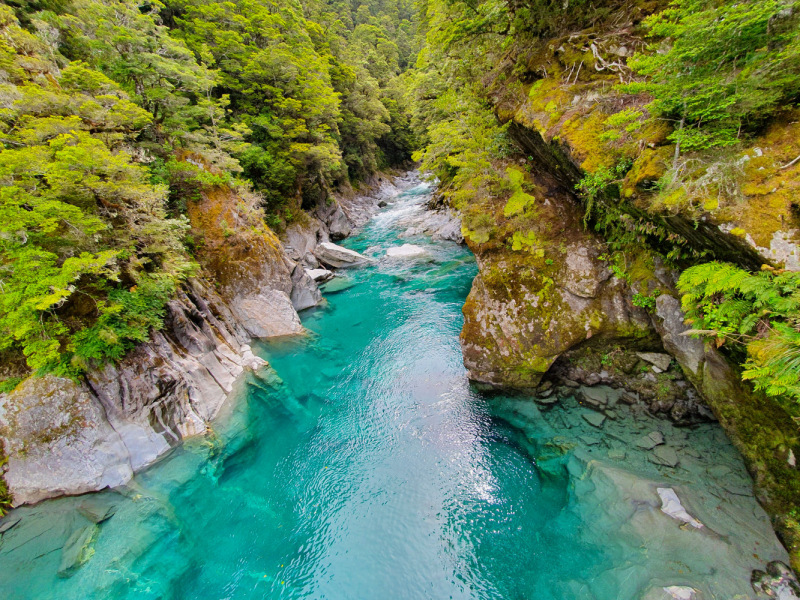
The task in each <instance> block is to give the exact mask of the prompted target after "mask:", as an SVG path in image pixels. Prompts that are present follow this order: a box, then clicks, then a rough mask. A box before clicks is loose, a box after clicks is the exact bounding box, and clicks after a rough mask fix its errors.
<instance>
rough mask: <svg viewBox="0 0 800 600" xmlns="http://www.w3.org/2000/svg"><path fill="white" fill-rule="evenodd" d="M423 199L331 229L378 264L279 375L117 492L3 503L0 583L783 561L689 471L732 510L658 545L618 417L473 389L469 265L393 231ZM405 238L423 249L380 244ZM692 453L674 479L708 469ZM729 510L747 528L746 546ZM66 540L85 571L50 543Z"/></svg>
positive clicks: (312, 586) (242, 589)
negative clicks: (697, 533) (614, 420)
mask: <svg viewBox="0 0 800 600" xmlns="http://www.w3.org/2000/svg"><path fill="white" fill-rule="evenodd" d="M429 192H430V190H429V188H427V187H426V186H424V185H420V186H417V187H415V188H412V189H409V190H407V191H406V192H404V193H402V194H401V195H400V196H399V197H398V198H397V199H396V200H395V201H394V202H393V203H392V204H390V206H389V207H388V208H387V209H386V210H384V211H382V212H381V213H379V214H378V215H377V216H376V217H375V218H374V219H373V220H372V221H371V222H370V223H369V224H368V225H367V226H366V227H365V228H364V229H363V230H362V231H360V232H359V233H358V234H357V235H356V236H355V237H353V238H351V239H349V240H347V242H346V244H345V245H347V246H348V247H351V248H353V249H356V250H359V251H365V252H367V253H368V254H371V255H373V256H375V257H376V259H377V260H376V261H375V263H373V264H372V265H370V266H368V267H365V268H361V269H356V270H353V271H352V272H350V273H349V274H348V276H349V277H350V278H351V280H352V283H353V285H352V287H350V288H348V289H346V290H344V291H341V292H339V293H336V294H331V295H329V296H328V302H327V305H326V306H323V307H320V308H315V309H310V310H308V311H305V314H304V315H302V316H303V320H304V324H305V326H306V327H307V328H308V329H309V330H310V332H311V333H310V334H309V335H308V336H307V337H304V338H302V339H293V340H284V341H281V342H273V343H269V344H263V345H262V346H261V347H260V352H261V354H262V355H263V356H264V357H265V358H267V359H268V360H269V361H270V363H271V365H272V367H273V369H274V371H270V370H266V371H265V372H263V373H261V374H259V375H258V376H252V375H251V376H250V377H249V379H248V380H247V381H246V382H245V381H243V382H241V390H240V393H239V395H238V396H239V397H238V399H237V400H236V401H231V402H229V403H228V404H227V406H226V410H227V411H228V412H227V414H225V415H223V416H222V417H221V418H220V420H219V421H218V422H217V423H216V425H215V433H214V434H213V435H209V436H206V437H204V438H198V439H193V440H190V441H188V442H187V443H186V444H184V445H183V446H182V447H180V448H177V449H176V450H175V451H174V452H173V453H172V454H171V455H170V456H169V457H168V458H167V459H165V460H164V461H162V462H161V463H159V464H157V465H156V466H154V467H152V468H151V469H149V470H148V471H146V472H145V473H142V474H140V475H138V476H137V477H136V478H135V479H134V481H133V482H132V483H131V484H130V485H129V486H127V487H125V488H122V489H120V490H117V491H113V492H107V493H101V494H93V495H87V496H83V497H78V498H62V499H59V500H53V501H48V502H44V503H42V504H41V505H39V506H35V507H28V508H23V509H20V510H17V511H14V513H12V515H11V519H12V520H13V519H17V518H19V517H22V520H21V521H20V522H19V523H17V525H16V526H14V527H12V528H11V529H9V530H8V531H7V532H6V533H4V534H3V537H2V540H1V541H0V595H2V597H4V598H13V599H17V598H20V599H21V598H26V599H27V598H59V599H67V598H137V599H138V598H154V599H155V598H176V599H177V598H198V599H200V598H203V599H205V598H328V599H332V600H336V599H351V598H352V599H373V598H375V599H383V598H387V599H392V598H397V599H422V598H433V599H437V600H438V599H445V598H507V599H532V600H533V599H535V600H547V599H553V600H556V599H563V600H570V599H584V598H586V599H596V600H612V599H628V598H630V599H634V598H639V597H640V596H641V594H642V592H643V591H644V590H645V589H647V588H648V587H649V586H650V585H651V583H653V582H655V584H658V585H669V584H673V583H686V584H696V585H697V586H698V587H702V586H701V585H700V583H699V582H703V581H712V584H708V585H712V586H713V585H717V584H715V583H713V580H714V577H715V575H714V572H713V568H712V567H713V565H711V564H709V563H710V562H711V561H710V560H709V559H708V558H704V559H701V558H702V557H700V556H696V557H695V558H696V563H697V565H698V568H694V567H693V565H692V564H691V561H692V557H693V554H692V552H694V553H695V555H697V554H699V553H700V552H706V551H707V550H708V548H712V547H713V548H712V550H713V551H714V552H715V553H716V554H714V556H713V559H714V560H717V559H719V560H720V561H722V563H723V566H724V567H725V568H728V567H730V569H737V568H738V569H740V570H741V571H742V572H745V571H746V569H747V568H752V567H751V566H748V565H740V564H738V563H737V564H736V565H735V566H733V567H732V566H730V565H729V564H728V563H727V562H725V561H729V562H730V561H734V562H735V560H736V559H735V557H734V558H730V556H729V554H730V552H729V553H728V554H725V552H727V551H726V550H725V549H724V548H722V546H724V545H725V544H727V545H728V546H734V547H735V548H736V549H737V551H738V552H739V554H741V553H745V552H747V551H749V547H748V544H752V543H759V544H762V545H761V546H760V550H759V551H760V552H761V553H762V558H763V559H770V558H772V557H773V556H775V557H780V556H778V555H779V554H780V550H779V549H777V548H776V547H774V544H775V542H774V535H772V534H771V532H770V530H769V526H768V523H767V524H765V522H764V516H763V513H761V512H759V511H760V509H758V507H757V506H756V505H755V502H754V501H753V499H752V497H751V496H747V495H744V496H736V497H735V499H734V501H731V500H730V498H728V496H727V495H724V494H719V495H718V497H717V496H713V494H712V492H711V491H709V490H711V489H712V488H713V487H714V485H716V484H715V482H714V481H709V483H707V484H705V483H701V484H700V492H699V493H698V495H697V498H698V500H697V502H698V503H699V504H701V505H698V506H696V507H694V508H696V509H697V510H700V511H701V512H702V511H705V510H706V505H705V504H702V502H703V501H704V500H702V498H706V496H708V498H706V500H708V503H709V505H711V504H713V503H714V502H718V504H719V505H720V506H721V508H720V509H719V510H721V511H722V512H725V511H726V510H727V511H728V512H729V513H730V514H731V515H733V516H731V518H730V519H721V518H718V521H717V522H716V523H718V525H719V529H720V531H716V532H711V533H713V535H716V536H717V537H716V538H713V536H712V537H709V538H708V539H711V541H708V539H706V538H703V540H700V538H691V544H696V546H697V550H694V551H693V550H692V548H691V547H689V548H687V549H686V551H685V552H683V553H680V552H679V553H677V554H675V553H674V552H673V553H672V554H671V555H670V556H665V555H664V554H663V552H662V541H663V540H658V541H657V543H651V542H652V540H651V539H648V536H647V534H646V532H643V531H641V530H640V529H641V528H639V529H637V527H639V525H641V523H639V521H637V519H639V520H641V519H642V518H643V519H644V523H645V525H647V526H649V527H651V528H652V531H654V532H658V534H659V535H661V536H662V537H663V538H664V539H666V538H667V537H668V535H667V534H666V533H664V532H669V535H677V534H675V533H674V532H672V530H671V529H670V528H673V529H675V530H676V531H678V530H679V528H678V526H677V524H676V523H674V522H672V521H670V520H669V519H668V517H666V516H664V515H663V514H661V513H660V512H659V511H658V510H657V508H658V505H655V504H654V505H650V504H647V503H645V505H644V506H642V505H637V504H635V503H634V502H633V500H635V498H633V496H630V497H626V496H625V494H624V493H622V494H621V493H620V489H624V488H625V487H626V486H628V487H630V489H634V488H635V487H636V486H637V485H645V484H642V481H645V480H644V479H642V477H644V476H647V477H650V478H651V480H652V481H653V482H655V481H661V479H659V477H661V478H662V479H663V477H664V475H663V473H662V472H661V471H659V470H658V469H656V468H655V467H654V466H652V465H650V466H648V464H646V461H644V460H643V459H642V460H640V459H639V458H637V456H636V455H635V451H631V456H630V457H629V461H628V462H630V464H632V465H634V466H635V468H636V469H638V472H639V475H640V476H639V477H638V478H637V477H633V476H631V477H630V478H629V479H625V477H628V475H625V473H626V471H624V470H622V469H619V470H614V468H613V464H611V463H609V461H608V460H607V453H606V449H607V448H611V447H612V446H613V444H615V443H616V442H614V441H613V440H616V439H624V431H622V429H620V431H619V432H616V433H615V431H616V430H615V429H614V428H615V427H617V426H616V425H614V426H610V427H609V428H608V430H607V431H606V432H605V433H607V434H608V435H612V434H614V435H616V436H617V437H616V438H613V440H612V438H608V439H605V438H604V437H603V435H605V434H599V433H597V432H594V435H595V436H600V438H599V439H600V441H598V442H595V441H594V439H593V438H592V439H590V440H589V441H587V439H589V438H587V436H589V434H592V432H591V431H588V429H591V428H590V427H589V426H588V425H586V423H585V421H583V420H581V419H578V420H577V421H575V420H574V417H575V415H576V414H577V413H576V411H578V410H580V409H579V408H578V407H577V406H575V407H570V406H569V403H568V402H565V405H564V406H563V407H558V408H556V409H551V410H549V411H546V412H540V411H539V410H538V409H537V408H536V405H535V404H534V403H533V402H532V401H531V400H530V399H526V398H506V397H499V396H495V397H492V398H485V397H481V396H480V395H479V394H477V393H476V392H475V391H473V390H472V389H470V387H469V386H468V384H467V382H466V378H465V371H464V368H463V366H462V363H461V351H460V347H459V342H458V334H459V331H460V329H461V325H462V317H461V306H462V304H463V302H464V299H465V298H466V295H467V293H468V291H469V287H470V284H471V281H472V278H473V277H474V275H475V274H476V272H477V269H476V266H475V263H474V259H473V257H472V256H471V254H470V253H469V252H468V250H466V249H465V248H463V247H460V246H457V245H456V244H452V243H449V242H440V243H437V244H433V243H431V242H430V241H429V240H428V239H426V238H424V237H416V238H412V239H411V240H408V239H403V240H400V239H398V233H399V232H401V231H405V230H406V229H407V228H408V227H409V226H411V225H413V224H414V223H415V220H418V219H419V217H420V216H421V215H422V210H423V209H422V203H423V202H424V201H425V200H426V199H427V195H428V194H429ZM409 241H410V242H412V243H414V244H417V245H420V246H423V247H424V248H425V249H426V250H427V254H426V255H425V256H424V257H420V258H415V259H407V260H397V259H395V260H392V259H386V258H383V254H384V252H385V249H386V247H388V246H393V245H400V244H402V243H408V242H409ZM559 419H560V421H559ZM639 424H641V423H639ZM619 426H620V427H623V425H622V422H621V423H620V425H619ZM637 427H638V425H637ZM645 427H649V425H645ZM637 431H638V430H637ZM666 433H667V434H668V435H672V434H673V433H674V432H671V431H668V432H666ZM674 435H676V436H679V434H678V433H675V434H674ZM691 435H694V436H701V437H702V436H705V437H704V438H703V439H711V440H712V442H713V443H712V446H713V453H714V454H713V460H714V461H715V463H716V464H720V463H724V464H725V465H729V467H727V468H728V471H727V472H726V473H729V474H734V475H736V476H737V477H742V473H743V471H742V466H741V461H740V460H739V458H738V456H737V455H736V453H735V452H734V451H733V449H732V448H731V447H730V445H729V444H728V443H727V441H726V440H725V439H724V437H722V436H719V430H718V428H714V427H710V426H709V427H707V428H706V429H705V430H703V431H700V432H694V433H692V434H691ZM580 436H583V438H587V439H584V441H583V442H581V441H576V440H580ZM620 436H622V437H620ZM686 439H688V438H686ZM697 439H698V440H700V437H698V438H697ZM589 442H591V443H589ZM612 442H613V443H612ZM697 443H702V441H697ZM592 453H594V455H592ZM616 456H619V453H617V455H616ZM598 458H604V459H606V460H605V461H600V462H597V461H596V459H598ZM709 460H711V459H709ZM637 461H639V462H637ZM695 462H697V463H698V464H699V465H700V467H697V468H695V470H694V471H691V472H690V471H687V472H685V473H683V474H682V476H683V477H684V479H685V481H683V485H684V486H689V485H691V484H693V483H694V481H693V479H692V478H693V477H696V472H699V471H698V469H699V468H701V467H702V468H703V469H705V468H706V467H707V466H709V465H707V464H704V463H702V459H701V458H698V459H697V460H696V461H695ZM609 464H611V466H609ZM592 465H596V466H594V467H593V466H592ZM695 466H696V465H695ZM648 469H649V471H648ZM587 473H588V474H589V475H587ZM620 482H621V483H620ZM681 484H682V483H681V482H680V481H677V482H675V481H673V482H672V483H670V485H673V486H679V485H681ZM647 485H649V484H647ZM703 486H705V487H703ZM645 487H646V485H645ZM651 487H652V486H651ZM707 488H708V489H707ZM637 489H638V488H637ZM643 489H644V488H643ZM648 490H649V491H652V490H650V488H647V490H645V492H647V493H649V491H648ZM645 492H642V493H645ZM631 493H632V494H633V492H631ZM703 494H706V496H703ZM633 495H635V494H633ZM726 503H727V504H731V506H727V504H726ZM104 507H105V508H104ZM104 510H105V512H103V511H104ZM98 514H101V515H102V518H99V517H98V516H97V515H98ZM704 514H705V513H704ZM725 514H728V513H725ZM714 518H715V517H713V516H712V515H710V516H709V519H710V520H711V522H714V521H713V519H714ZM736 519H739V520H740V521H741V523H739V529H740V530H741V529H748V530H752V535H750V537H749V538H747V539H745V540H744V541H742V540H740V539H739V538H737V537H736V536H737V535H738V536H739V537H742V534H741V532H740V531H738V530H736V529H735V527H733V526H732V525H731V522H733V521H735V520H736ZM98 520H99V521H100V522H98V523H95V521H98ZM648 520H649V521H648ZM651 521H652V523H651ZM8 522H10V521H9V520H7V521H6V523H8ZM680 531H683V530H680ZM732 531H733V533H732ZM711 533H709V534H708V535H709V536H710V535H711ZM690 534H691V533H690ZM691 535H693V534H691ZM702 535H707V534H706V533H703V534H702ZM731 535H732V536H733V539H732V538H731ZM726 536H727V537H726ZM770 536H771V537H770ZM712 538H713V539H712ZM76 539H79V540H83V541H82V542H80V543H79V544H78V546H79V549H80V548H82V554H81V555H80V556H79V557H78V558H79V560H77V564H80V563H83V564H82V566H75V564H76V563H75V562H74V561H73V562H72V563H70V560H72V558H74V556H73V557H72V558H70V557H68V556H67V554H68V552H67V550H65V549H63V548H64V547H65V545H66V546H67V547H70V544H72V546H71V547H73V548H74V547H75V546H76V544H75V540H76ZM723 539H724V542H720V541H719V540H723ZM83 542H86V543H85V544H83ZM81 544H83V545H81ZM691 544H689V546H691ZM715 544H716V545H715ZM737 544H738V545H737ZM667 546H668V549H670V552H672V550H671V548H672V547H671V546H669V545H668V544H667ZM718 546H719V547H718ZM736 556H738V554H737V555H736ZM65 561H66V562H65ZM70 564H72V565H73V568H69V565H70ZM730 569H729V571H728V573H730ZM59 570H61V575H60V576H59ZM670 578H671V579H670ZM681 578H682V579H681ZM678 580H680V581H678ZM703 585H706V584H703ZM740 588H741V586H739V587H738V588H735V587H734V588H724V586H723V587H722V588H718V589H740ZM659 589H660V588H659ZM714 589H717V588H714ZM720 597H722V596H720ZM727 597H733V595H731V596H727Z"/></svg>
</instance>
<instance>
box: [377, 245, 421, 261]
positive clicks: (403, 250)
mask: <svg viewBox="0 0 800 600" xmlns="http://www.w3.org/2000/svg"><path fill="white" fill-rule="evenodd" d="M426 254H427V251H426V250H425V249H424V248H422V247H420V246H415V245H414V244H403V245H402V246H399V247H394V248H389V249H388V250H387V251H386V256H391V257H393V258H417V257H419V256H425V255H426Z"/></svg>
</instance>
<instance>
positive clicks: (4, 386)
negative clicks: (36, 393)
mask: <svg viewBox="0 0 800 600" xmlns="http://www.w3.org/2000/svg"><path fill="white" fill-rule="evenodd" d="M24 380H25V379H24V378H23V377H9V378H8V379H4V380H3V381H0V394H5V393H8V392H10V391H11V390H13V389H14V388H15V387H17V386H18V385H19V384H20V383H22V382H23V381H24Z"/></svg>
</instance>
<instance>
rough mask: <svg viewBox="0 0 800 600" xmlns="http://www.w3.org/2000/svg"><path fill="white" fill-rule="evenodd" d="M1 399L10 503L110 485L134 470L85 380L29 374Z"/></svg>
mask: <svg viewBox="0 0 800 600" xmlns="http://www.w3.org/2000/svg"><path fill="white" fill-rule="evenodd" d="M0 403H1V404H2V434H3V438H4V439H5V452H6V455H7V457H8V463H7V470H6V473H5V479H6V485H7V486H8V488H9V491H10V492H11V494H12V496H13V500H14V504H23V503H27V502H38V501H39V500H43V499H45V498H50V497H52V496H57V495H61V494H81V493H84V492H91V491H94V490H98V489H102V488H104V487H114V486H117V485H120V484H123V483H125V482H127V481H128V480H129V479H130V478H131V477H132V476H133V470H132V468H131V465H130V462H129V460H128V453H127V451H126V449H125V445H124V443H123V441H122V438H121V437H120V436H119V434H118V433H117V432H116V431H114V429H113V428H112V427H111V425H110V424H109V423H108V421H107V420H106V419H105V415H104V414H103V407H102V405H101V404H100V403H99V402H98V401H97V399H96V398H95V397H94V396H93V395H92V394H91V392H90V391H89V389H88V388H87V387H86V386H85V385H82V384H78V383H75V382H73V381H71V380H69V379H60V378H57V377H53V376H50V375H48V376H46V377H41V378H30V379H28V380H27V381H25V382H24V383H23V384H22V385H20V386H19V387H18V388H17V389H16V390H15V391H14V393H13V394H10V395H8V396H7V397H6V398H3V399H2V400H0Z"/></svg>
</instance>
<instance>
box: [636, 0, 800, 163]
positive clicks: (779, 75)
mask: <svg viewBox="0 0 800 600" xmlns="http://www.w3.org/2000/svg"><path fill="white" fill-rule="evenodd" d="M797 14H798V11H797V10H796V7H794V8H793V7H792V5H791V4H787V3H786V2H783V1H781V0H749V1H743V2H724V1H720V0H674V1H673V2H672V3H671V4H670V6H669V8H667V9H666V10H663V11H661V12H659V13H656V14H655V15H653V16H651V17H649V18H648V19H647V20H646V21H645V25H646V26H647V27H648V28H649V29H650V34H651V36H653V37H654V38H656V41H655V42H654V43H653V44H652V45H651V47H650V48H649V49H648V52H647V54H637V55H636V56H635V57H634V60H632V61H631V63H630V64H631V66H632V67H633V69H634V70H635V71H636V72H638V73H639V74H641V75H647V76H649V77H650V79H649V81H647V82H644V83H634V84H631V85H628V86H624V89H626V90H627V91H629V92H632V93H639V92H647V93H649V94H651V95H652V96H653V97H654V100H653V102H652V103H651V105H650V106H649V109H650V110H651V112H653V113H654V114H655V115H656V116H657V117H659V118H667V119H670V120H672V121H673V122H674V123H675V124H676V128H675V130H674V132H673V133H672V134H671V136H670V139H672V140H673V141H674V142H676V143H677V144H679V146H680V148H681V150H684V151H688V150H703V149H707V148H713V147H719V146H731V145H733V144H736V143H737V141H738V140H739V139H740V137H741V134H742V132H743V131H744V132H747V131H752V130H754V129H755V128H756V127H758V125H759V124H760V123H762V122H763V121H764V119H765V118H767V117H769V116H771V115H772V114H774V112H775V111H776V110H777V109H779V108H780V107H781V105H782V104H783V103H786V102H791V101H792V100H794V99H795V98H796V97H797V94H798V93H800V74H799V73H800V29H798V27H797V18H798V17H797Z"/></svg>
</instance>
